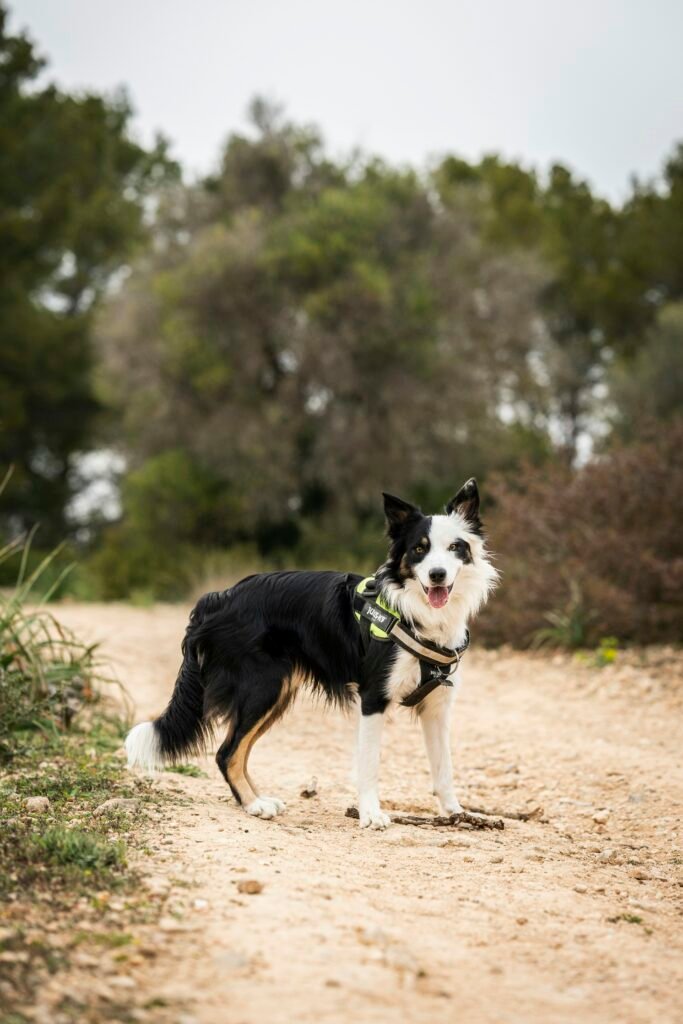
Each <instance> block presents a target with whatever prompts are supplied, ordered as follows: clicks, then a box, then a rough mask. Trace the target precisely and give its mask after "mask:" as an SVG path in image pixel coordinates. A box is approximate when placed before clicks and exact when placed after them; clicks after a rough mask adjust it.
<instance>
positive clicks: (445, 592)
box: [422, 583, 453, 608]
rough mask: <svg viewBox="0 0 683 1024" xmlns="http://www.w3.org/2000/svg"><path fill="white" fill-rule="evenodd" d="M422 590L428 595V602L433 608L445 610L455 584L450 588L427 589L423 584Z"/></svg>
mask: <svg viewBox="0 0 683 1024" xmlns="http://www.w3.org/2000/svg"><path fill="white" fill-rule="evenodd" d="M422 589H423V590H424V592H425V594H426V595H427V600H428V601H429V603H430V604H431V606H432V608H443V606H444V605H445V604H446V601H448V598H449V597H450V593H451V590H452V589H453V584H452V583H451V585H450V587H425V585H424V583H423V584H422Z"/></svg>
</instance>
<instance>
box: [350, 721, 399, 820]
mask: <svg viewBox="0 0 683 1024" xmlns="http://www.w3.org/2000/svg"><path fill="white" fill-rule="evenodd" d="M383 721H384V715H383V714H382V713H381V712H379V713H375V714H371V715H366V714H363V712H362V711H361V716H360V721H359V723H358V746H357V753H356V766H357V771H358V815H359V817H360V827H361V828H380V829H383V828H387V827H388V826H389V825H390V824H391V819H390V818H389V815H388V814H385V813H384V811H383V810H382V809H381V808H380V805H379V791H378V780H379V757H380V744H381V740H382V725H383Z"/></svg>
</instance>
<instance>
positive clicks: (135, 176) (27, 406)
mask: <svg viewBox="0 0 683 1024" xmlns="http://www.w3.org/2000/svg"><path fill="white" fill-rule="evenodd" d="M7 21H8V15H7V10H6V8H5V7H4V6H0V237H1V241H2V244H1V245H0V464H5V465H7V464H8V463H11V464H14V466H15V474H14V476H13V478H12V482H11V485H10V487H9V489H8V492H7V494H6V495H5V501H4V504H5V506H6V510H7V511H6V518H7V519H9V522H10V523H11V524H12V525H13V527H14V528H15V529H16V528H17V527H21V526H28V525H30V524H32V523H33V522H35V521H37V520H41V521H42V523H43V527H44V531H45V532H46V533H47V534H48V535H61V532H62V528H63V515H64V510H65V506H66V504H67V502H68V500H69V496H70V490H71V488H70V481H69V469H70V457H71V456H72V455H73V453H74V452H76V451H78V450H79V449H82V448H85V447H87V446H88V445H89V444H90V443H91V433H92V424H93V417H94V414H95V412H96V409H97V403H96V401H95V398H94V395H93V391H92V383H91V371H92V365H93V349H92V345H91V341H90V332H91V323H92V311H93V308H94V305H95V303H96V300H97V299H98V297H99V296H100V295H101V294H102V292H103V290H104V289H105V287H106V285H107V282H108V281H109V280H110V279H111V277H112V274H114V273H115V272H116V271H117V270H118V269H119V268H120V267H121V265H122V263H123V262H124V261H125V260H126V259H127V258H128V257H129V256H130V255H131V253H132V250H133V246H134V245H135V243H137V242H139V241H140V240H141V238H142V236H143V212H144V206H145V202H146V199H147V197H148V196H149V195H150V192H151V190H153V189H154V188H155V187H156V186H157V185H158V184H159V182H160V181H161V179H162V178H163V177H164V176H165V175H166V174H167V173H168V172H169V170H170V169H171V165H170V164H169V161H168V159H167V157H166V152H165V144H164V143H163V141H161V140H160V141H159V142H158V144H157V145H156V147H155V148H154V149H153V150H151V151H146V150H145V149H143V148H142V147H141V146H139V145H138V144H137V143H136V142H134V141H133V139H132V137H131V134H130V128H129V122H130V117H131V108H130V105H129V103H128V100H127V99H126V97H125V95H123V94H121V95H118V96H115V97H111V98H103V97H101V96H95V95H90V94H83V95H79V96H71V95H67V94H65V93H63V92H61V91H60V90H59V89H57V88H56V87H55V86H52V85H47V86H45V85H43V84H42V82H41V79H40V78H39V75H40V73H41V71H42V70H43V67H44V62H43V60H42V59H41V58H40V57H39V56H38V55H37V54H36V51H35V48H34V46H33V44H32V43H31V41H30V40H29V39H28V38H27V37H26V36H23V35H18V36H15V35H11V34H10V33H9V31H8V29H7Z"/></svg>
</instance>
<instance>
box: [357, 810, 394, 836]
mask: <svg viewBox="0 0 683 1024" xmlns="http://www.w3.org/2000/svg"><path fill="white" fill-rule="evenodd" d="M390 825H391V818H390V817H389V815H388V814H385V813H384V811H381V810H380V809H379V807H377V808H376V809H374V810H365V811H361V814H360V827H361V828H376V829H381V830H382V831H383V830H384V829H385V828H389V826H390Z"/></svg>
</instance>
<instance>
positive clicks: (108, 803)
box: [93, 796, 138, 818]
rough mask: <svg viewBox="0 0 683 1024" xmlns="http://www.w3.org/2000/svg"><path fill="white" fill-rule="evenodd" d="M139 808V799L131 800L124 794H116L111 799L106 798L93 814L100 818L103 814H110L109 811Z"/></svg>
mask: <svg viewBox="0 0 683 1024" xmlns="http://www.w3.org/2000/svg"><path fill="white" fill-rule="evenodd" d="M137 808H138V802H137V800H130V799H127V798H126V797H123V796H114V797H112V798H111V800H105V801H104V803H103V804H100V806H99V807H96V808H95V810H94V811H93V814H94V815H95V817H96V818H99V817H100V815H102V814H108V813H109V811H130V812H132V811H136V810H137Z"/></svg>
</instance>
